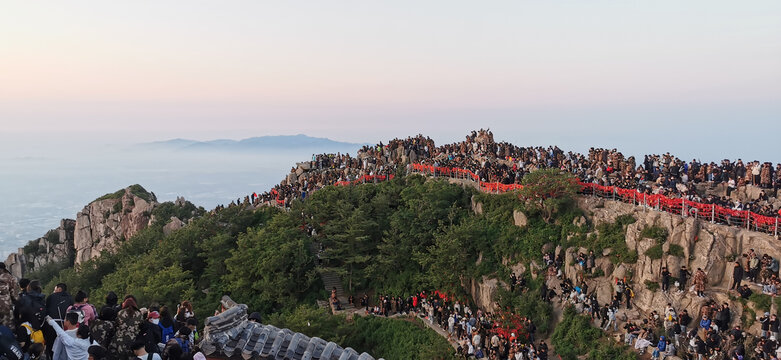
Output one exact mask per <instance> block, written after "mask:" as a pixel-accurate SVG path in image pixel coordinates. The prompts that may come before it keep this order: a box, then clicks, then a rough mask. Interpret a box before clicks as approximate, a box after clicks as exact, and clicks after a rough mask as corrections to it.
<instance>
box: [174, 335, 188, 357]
mask: <svg viewBox="0 0 781 360" xmlns="http://www.w3.org/2000/svg"><path fill="white" fill-rule="evenodd" d="M174 339H176V342H177V343H179V346H180V347H181V348H182V354H189V353H190V341H188V340H182V338H179V337H175V338H174Z"/></svg>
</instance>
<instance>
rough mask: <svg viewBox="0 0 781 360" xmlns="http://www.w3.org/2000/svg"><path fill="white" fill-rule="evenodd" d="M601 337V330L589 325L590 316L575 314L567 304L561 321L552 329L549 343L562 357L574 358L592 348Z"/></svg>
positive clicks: (570, 359)
mask: <svg viewBox="0 0 781 360" xmlns="http://www.w3.org/2000/svg"><path fill="white" fill-rule="evenodd" d="M601 337H602V330H600V329H597V328H595V327H593V326H591V318H589V317H587V316H583V315H580V314H577V313H576V312H575V309H574V308H573V307H572V306H568V307H567V308H565V309H564V316H563V317H562V320H561V323H559V324H558V326H556V330H554V331H553V337H552V339H551V344H552V345H553V347H554V348H556V353H557V354H559V356H561V358H562V359H567V360H575V359H577V358H578V356H580V355H585V354H586V353H588V352H589V351H591V350H592V349H594V348H595V347H596V346H597V340H598V339H599V338H601Z"/></svg>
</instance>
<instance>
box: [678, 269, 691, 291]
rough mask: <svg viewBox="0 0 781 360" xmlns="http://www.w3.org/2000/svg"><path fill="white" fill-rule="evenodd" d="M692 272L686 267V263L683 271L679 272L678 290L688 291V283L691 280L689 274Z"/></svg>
mask: <svg viewBox="0 0 781 360" xmlns="http://www.w3.org/2000/svg"><path fill="white" fill-rule="evenodd" d="M691 274H692V273H691V272H689V269H687V268H686V265H683V266H681V271H680V272H679V273H678V291H679V292H684V291H686V283H687V282H688V281H689V276H690V275H691Z"/></svg>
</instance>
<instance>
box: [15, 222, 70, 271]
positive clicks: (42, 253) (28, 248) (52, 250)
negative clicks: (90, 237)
mask: <svg viewBox="0 0 781 360" xmlns="http://www.w3.org/2000/svg"><path fill="white" fill-rule="evenodd" d="M75 227H76V221H75V220H71V219H63V220H62V221H60V226H59V227H58V228H56V229H52V230H49V231H48V232H47V233H46V235H44V236H43V237H40V238H38V239H35V240H32V241H30V242H28V243H27V245H25V246H24V247H23V248H19V250H17V252H15V253H11V254H10V255H8V258H7V259H6V260H5V265H6V266H7V268H8V270H9V271H10V272H11V274H13V275H14V276H16V277H18V278H21V277H22V276H23V275H24V274H26V273H29V272H31V271H36V270H40V269H41V268H42V267H43V266H45V265H48V264H54V263H63V262H65V263H66V264H65V265H71V264H72V262H73V259H72V256H73V254H74V253H75V251H74V249H73V234H74V229H75Z"/></svg>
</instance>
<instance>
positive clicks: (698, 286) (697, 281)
mask: <svg viewBox="0 0 781 360" xmlns="http://www.w3.org/2000/svg"><path fill="white" fill-rule="evenodd" d="M707 281H708V277H707V275H705V271H702V269H701V268H697V273H695V274H694V290H695V291H697V296H699V297H704V296H705V283H706V282H707Z"/></svg>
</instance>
